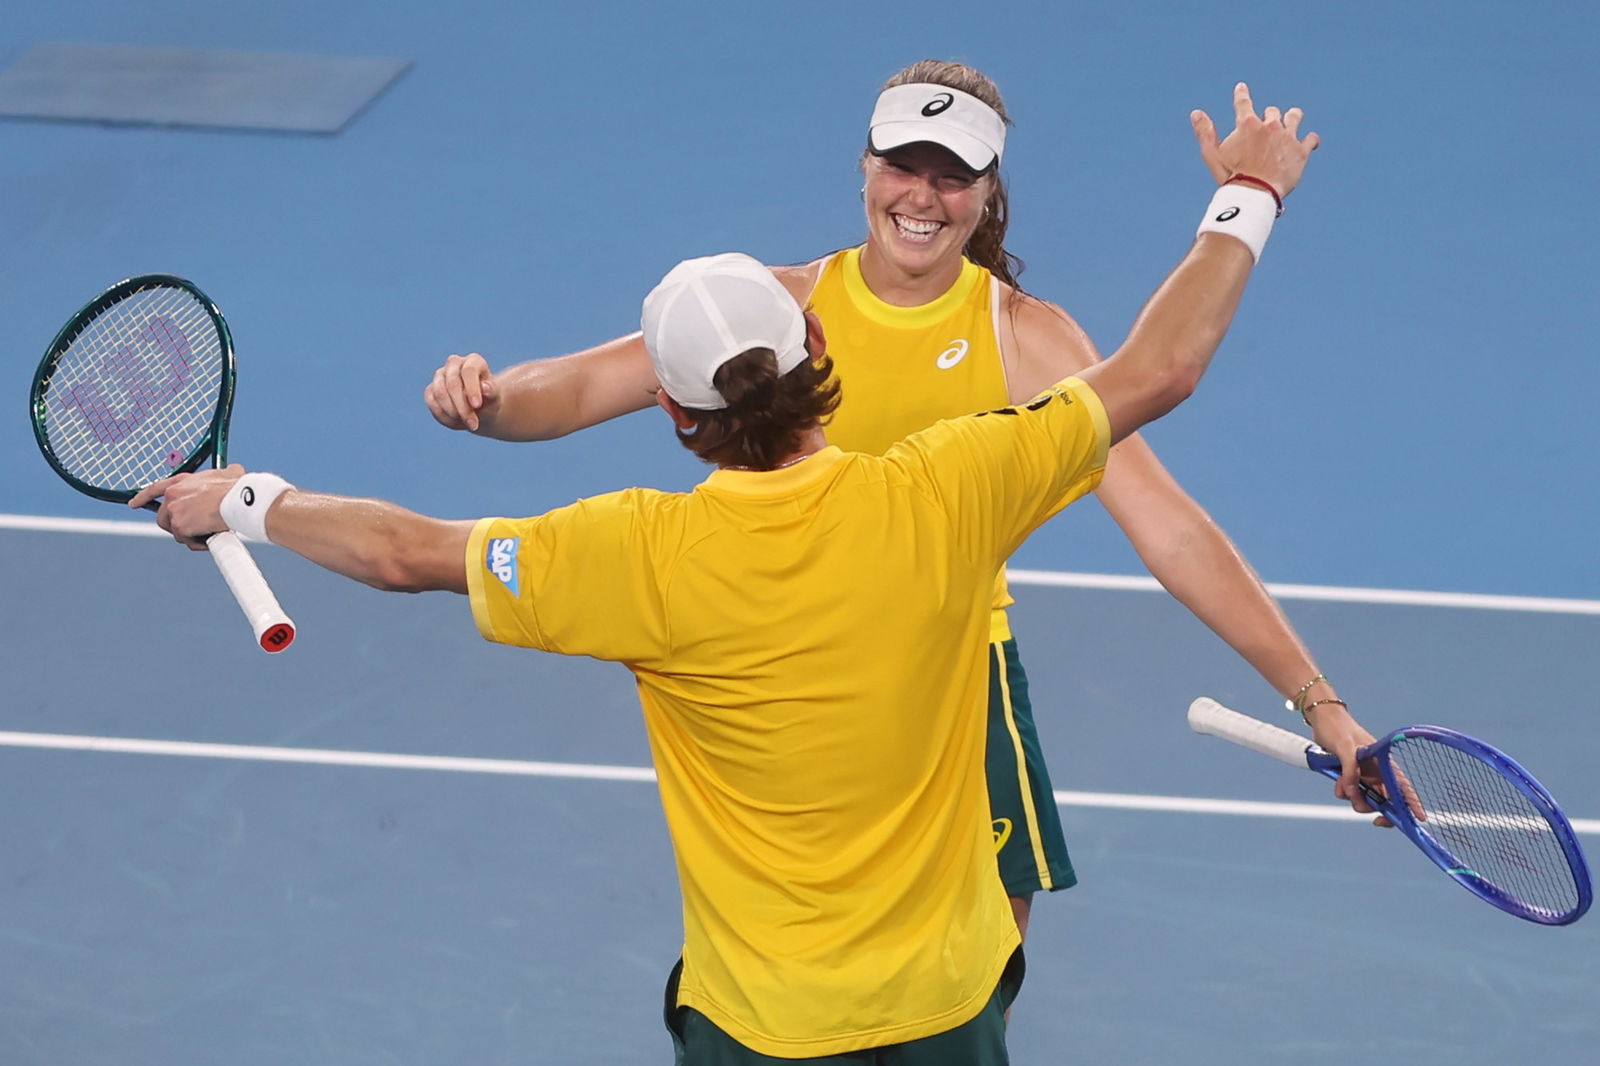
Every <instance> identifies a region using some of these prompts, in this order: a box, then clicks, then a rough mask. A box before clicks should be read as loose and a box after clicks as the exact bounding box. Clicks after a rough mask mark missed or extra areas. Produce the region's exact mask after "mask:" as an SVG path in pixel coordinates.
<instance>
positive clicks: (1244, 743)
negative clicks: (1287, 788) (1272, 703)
mask: <svg viewBox="0 0 1600 1066" xmlns="http://www.w3.org/2000/svg"><path fill="white" fill-rule="evenodd" d="M1189 728H1190V729H1193V730H1194V731H1195V732H1196V733H1209V734H1210V735H1211V736H1214V737H1221V738H1222V739H1223V740H1226V741H1230V742H1232V743H1234V744H1237V745H1239V746H1240V747H1242V748H1249V749H1250V750H1251V751H1255V752H1260V753H1261V754H1262V755H1270V756H1272V757H1273V758H1274V759H1277V760H1279V761H1280V762H1286V763H1288V764H1289V765H1290V766H1297V767H1299V768H1300V769H1302V770H1305V769H1308V768H1310V762H1309V760H1308V759H1307V758H1306V754H1307V752H1309V751H1310V750H1311V749H1312V747H1313V745H1312V743H1311V742H1310V741H1309V740H1307V739H1306V738H1305V737H1303V736H1300V735H1299V734H1298V733H1291V732H1289V730H1287V729H1280V728H1278V727H1277V726H1275V725H1272V724H1271V723H1269V722H1263V721H1261V720H1260V719H1259V718H1251V717H1250V716H1249V715H1244V714H1240V713H1239V712H1238V711H1231V710H1229V709H1228V708H1226V707H1224V706H1223V705H1222V704H1220V703H1218V702H1217V701H1216V700H1214V699H1211V698H1210V697H1209V696H1201V697H1200V698H1199V699H1197V700H1195V701H1194V702H1193V703H1191V704H1189Z"/></svg>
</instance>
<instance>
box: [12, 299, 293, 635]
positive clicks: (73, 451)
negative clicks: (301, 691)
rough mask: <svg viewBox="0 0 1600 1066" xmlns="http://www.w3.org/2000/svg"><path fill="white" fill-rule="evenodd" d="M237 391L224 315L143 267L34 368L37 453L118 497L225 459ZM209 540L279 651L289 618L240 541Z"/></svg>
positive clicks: (92, 488) (98, 491) (92, 491)
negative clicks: (141, 270) (174, 475)
mask: <svg viewBox="0 0 1600 1066" xmlns="http://www.w3.org/2000/svg"><path fill="white" fill-rule="evenodd" d="M233 392H234V356H233V339H232V337H231V335H230V334H229V333H228V324H227V322H226V321H225V320H224V319H223V317H222V312H221V311H219V310H218V309H217V306H216V305H215V304H214V303H212V302H211V301H210V300H209V299H208V298H207V297H206V295H205V293H203V292H201V291H200V290H199V289H198V288H196V287H195V286H194V284H193V283H191V282H189V281H186V280H185V279H183V278H180V277H175V276H173V275H171V274H143V275H140V276H139V277H135V278H129V279H127V280H126V281H119V282H118V283H117V284H115V285H113V286H111V288H109V289H107V290H106V291H105V292H103V293H101V294H100V295H99V296H97V297H95V298H94V299H93V300H91V301H90V302H89V303H88V304H86V305H85V306H84V307H83V309H82V310H80V311H79V312H78V313H77V314H75V315H73V316H72V319H71V320H70V321H68V322H67V324H66V325H65V326H63V327H61V332H59V333H57V334H56V338H55V340H53V341H51V342H50V347H49V348H48V349H47V350H46V351H45V353H44V358H43V359H42V360H40V362H39V369H38V371H37V372H36V373H35V374H34V376H33V388H32V390H31V391H30V393H29V399H28V409H29V413H30V415H31V416H32V419H33V434H34V438H35V439H36V440H37V441H38V442H39V451H40V452H42V453H43V454H44V457H45V460H46V461H47V462H49V464H50V466H51V467H52V468H53V469H54V470H55V472H56V473H58V474H60V475H61V477H62V479H63V480H65V481H66V482H67V484H69V485H71V486H72V487H73V488H75V489H77V490H78V491H79V492H82V493H84V494H86V495H89V496H93V497H94V498H95V499H97V500H107V501H109V502H112V503H122V504H126V503H127V502H128V501H129V500H130V499H132V498H133V496H134V494H135V493H137V492H138V491H139V490H140V489H142V488H144V487H145V486H146V485H149V484H151V483H152V482H154V481H157V480H159V479H161V478H164V477H167V476H169V475H171V474H178V473H189V472H192V471H194V470H198V469H199V468H200V465H201V464H202V463H203V462H205V461H206V460H207V459H210V460H211V465H212V466H214V467H221V466H225V465H227V462H228V418H229V416H230V415H231V414H232V412H233ZM157 506H158V505H157V504H154V503H152V504H150V505H149V508H150V509H151V510H155V509H156V508H157ZM206 548H207V550H208V551H209V552H210V554H211V558H212V559H213V560H215V561H216V564H217V569H219V570H220V571H222V577H223V579H224V580H225V581H226V582H227V583H228V588H229V589H230V590H231V591H232V592H233V596H234V599H236V600H238V601H239V607H240V608H241V609H242V610H243V611H244V614H245V617H246V618H247V619H248V620H249V622H250V628H251V630H252V631H253V632H254V633H255V638H256V641H257V643H259V644H260V645H261V647H262V649H263V650H265V651H269V652H276V651H282V650H283V649H284V648H287V647H288V646H289V645H290V644H291V643H292V642H293V641H294V634H295V629H294V623H293V622H291V621H290V620H289V617H288V616H287V615H285V614H284V613H283V608H281V607H279V606H278V601H277V599H276V597H274V596H273V594H272V589H271V587H270V586H268V584H267V582H266V579H265V578H263V577H262V576H261V570H260V569H259V568H258V567H257V566H256V564H255V560H254V559H252V558H251V557H250V553H249V551H247V550H246V549H245V546H244V543H243V542H242V541H241V540H240V539H239V537H238V536H237V535H236V534H235V533H233V532H231V531H224V532H221V533H217V534H214V535H213V536H211V537H210V538H209V539H207V541H206Z"/></svg>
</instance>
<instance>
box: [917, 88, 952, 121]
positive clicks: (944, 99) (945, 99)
mask: <svg viewBox="0 0 1600 1066" xmlns="http://www.w3.org/2000/svg"><path fill="white" fill-rule="evenodd" d="M955 102H956V98H955V97H954V96H951V95H950V94H949V93H940V94H939V95H938V96H935V97H934V98H933V99H932V100H929V101H928V102H927V103H926V104H924V105H923V107H922V113H923V114H924V115H926V116H927V117H928V118H932V117H933V116H934V115H938V114H941V113H943V112H945V111H948V110H950V105H951V104H953V103H955Z"/></svg>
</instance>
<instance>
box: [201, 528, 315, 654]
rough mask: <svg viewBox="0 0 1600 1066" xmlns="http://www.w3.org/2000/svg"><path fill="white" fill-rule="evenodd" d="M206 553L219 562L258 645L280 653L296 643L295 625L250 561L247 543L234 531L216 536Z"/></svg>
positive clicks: (223, 577)
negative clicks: (209, 553)
mask: <svg viewBox="0 0 1600 1066" xmlns="http://www.w3.org/2000/svg"><path fill="white" fill-rule="evenodd" d="M206 549H207V550H208V551H210V552H211V558H212V559H214V560H216V563H217V569H218V570H221V571H222V579H223V580H224V581H226V582H227V583H228V588H229V589H230V590H232V592H233V598H234V599H236V600H238V601H239V609H240V610H242V611H244V616H245V618H246V619H248V620H249V622H250V628H251V630H253V631H254V632H255V635H256V643H258V644H260V645H261V650H262V651H265V652H278V651H282V650H283V649H285V648H287V647H288V646H289V645H290V644H293V643H294V623H293V622H291V621H290V620H289V616H288V615H286V614H284V613H283V608H282V607H279V606H278V598H277V597H276V596H274V595H273V594H272V587H271V586H270V585H268V584H267V579H266V578H264V577H262V576H261V568H260V567H258V566H256V561H255V560H254V559H252V558H251V557H250V552H249V551H248V550H247V549H246V548H245V546H244V541H242V540H240V539H239V535H238V534H237V533H234V532H233V531H232V530H223V531H222V532H221V533H214V534H212V535H211V536H210V537H209V538H207V540H206Z"/></svg>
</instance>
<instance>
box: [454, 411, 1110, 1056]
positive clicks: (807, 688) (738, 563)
mask: <svg viewBox="0 0 1600 1066" xmlns="http://www.w3.org/2000/svg"><path fill="white" fill-rule="evenodd" d="M1046 396H1047V397H1049V400H1047V401H1046V402H1043V403H1040V404H1038V405H1036V406H1035V407H1034V409H1033V410H1027V409H1007V410H1006V411H1005V412H997V413H995V414H993V415H990V416H982V417H968V418H964V419H957V420H953V421H951V422H948V423H942V424H940V425H939V426H936V427H934V428H933V429H932V430H930V431H928V432H927V433H925V434H919V435H918V436H917V437H914V438H912V439H911V440H909V441H907V442H905V443H904V444H902V445H900V446H898V447H897V448H895V449H892V450H891V451H890V453H889V454H888V455H887V456H884V457H882V458H877V457H871V456H865V455H854V454H845V453H842V452H840V451H839V450H838V449H834V448H829V449H825V450H823V451H822V452H819V453H817V454H816V455H813V456H812V457H810V458H809V459H807V460H805V461H804V462H803V463H800V464H797V465H795V466H792V467H789V468H787V469H783V470H777V471H764V472H759V473H754V472H746V471H738V470H719V471H717V472H715V473H713V474H712V475H711V476H710V477H709V478H707V480H706V481H705V482H704V483H703V484H702V485H701V486H699V487H698V488H697V489H696V490H695V491H694V492H692V493H688V494H665V493H658V492H653V491H649V490H629V491H627V492H623V493H616V494H612V495H610V496H604V497H598V498H596V499H592V500H586V501H583V502H581V503H579V504H575V505H573V506H572V507H568V508H563V509H561V510H558V511H554V512H551V513H550V514H548V515H544V516H540V517H538V518H533V519H525V520H507V519H486V520H484V521H483V522H481V523H480V524H479V526H478V528H477V529H476V530H475V532H474V536H473V539H472V545H471V547H469V561H470V565H471V567H472V569H471V583H472V593H473V609H474V614H475V617H476V618H477V620H478V624H479V628H480V630H481V631H482V632H483V633H484V635H485V636H486V637H489V638H490V639H493V640H500V641H504V642H508V643H517V644H526V645H530V646H534V647H541V648H546V649H548V650H552V651H560V652H565V653H569V654H584V655H593V656H596V657H600V658H605V659H614V660H617V661H621V662H625V663H627V664H628V665H629V666H630V667H631V668H632V669H633V670H634V672H635V674H636V676H637V678H638V682H639V689H640V698H641V701H642V703H643V705H644V710H645V718H646V721H647V724H648V726H649V731H650V739H651V745H652V749H653V752H654V755H655V762H656V767H657V771H658V775H659V778H660V783H661V793H662V802H663V807H664V809H665V811H666V815H667V819H668V824H669V826H670V828H671V830H672V835H673V840H674V843H675V845H676V848H677V855H678V867H679V875H680V878H681V881H682V885H683V893H684V922H685V950H684V973H683V977H682V983H681V986H680V989H679V995H678V1001H679V1003H680V1004H682V1005H685V1006H689V1007H693V1008H694V1009H696V1010H698V1011H700V1012H701V1013H703V1014H705V1015H707V1016H708V1017H709V1018H711V1020H712V1021H713V1022H715V1024H716V1025H717V1026H718V1027H720V1028H722V1029H723V1030H724V1031H726V1032H727V1033H729V1034H730V1035H731V1036H733V1037H734V1038H735V1039H737V1040H739V1041H740V1042H741V1043H744V1044H746V1045H747V1046H749V1047H752V1048H754V1049H756V1050H758V1051H763V1052H765V1053H767V1054H786V1055H790V1056H797V1055H808V1056H811V1055H823V1054H832V1053H835V1052H838V1051H843V1050H848V1049H851V1048H856V1047H862V1046H872V1045H876V1044H884V1043H895V1042H900V1041H903V1040H909V1039H915V1038H917V1037H920V1036H923V1035H930V1034H932V1033H937V1032H941V1031H944V1030H946V1029H949V1028H950V1027H952V1026H954V1025H959V1024H961V1023H962V1022H963V1021H965V1020H966V1019H967V1018H969V1017H971V1016H972V1015H974V1014H976V1012H977V1011H978V1010H979V1009H980V1008H981V1007H982V1006H983V1005H984V1003H985V1002H986V1001H987V1000H988V999H989V997H990V995H991V993H992V992H993V989H994V987H995V982H996V981H997V980H998V978H999V975H1000V972H1001V971H1002V969H1003V968H1004V967H1005V964H1006V962H1007V961H1008V959H1009V957H1010V955H1011V953H1012V951H1013V950H1014V949H1015V947H1016V945H1017V942H1018V938H1017V931H1016V927H1015V922H1014V920H1013V919H1012V916H1011V911H1010V907H1009V905H1008V904H1007V902H1006V899H1005V896H1004V892H1003V890H1002V889H1001V886H1000V883H999V880H998V878H997V877H996V875H995V872H994V863H993V843H992V839H991V835H990V819H989V813H988V799H987V788H986V785H985V781H984V776H983V745H984V716H983V709H984V707H985V699H986V685H987V672H988V668H987V663H986V661H985V658H984V655H985V648H986V646H987V642H986V636H985V635H986V634H987V632H988V624H989V619H988V608H989V595H990V591H991V588H992V583H993V577H994V572H995V568H996V566H997V565H998V562H999V560H1000V559H1002V558H1004V556H1005V555H1006V554H1008V553H1009V552H1010V551H1011V550H1012V549H1013V548H1014V547H1015V544H1016V541H1017V540H1019V539H1020V538H1021V537H1022V536H1024V535H1025V534H1026V532H1027V531H1028V530H1029V529H1031V528H1032V527H1033V526H1034V525H1036V524H1037V522H1038V521H1041V520H1042V519H1043V518H1044V517H1045V516H1046V515H1048V514H1049V513H1052V512H1053V510H1054V509H1055V508H1056V507H1059V506H1060V504H1061V502H1062V500H1063V498H1071V497H1072V496H1076V495H1081V494H1082V493H1083V492H1086V491H1089V490H1090V489H1091V488H1092V487H1093V485H1094V483H1095V481H1096V480H1097V477H1098V470H1099V468H1100V465H1101V464H1103V462H1104V458H1105V448H1106V439H1105V423H1104V418H1103V415H1101V414H1100V412H1099V406H1098V401H1097V400H1096V399H1095V398H1094V397H1093V394H1092V393H1090V392H1089V391H1088V390H1087V389H1084V388H1082V387H1081V386H1076V385H1074V387H1072V388H1071V389H1070V390H1066V389H1063V390H1058V391H1056V392H1052V393H1047V394H1046ZM508 559H509V560H514V562H512V563H511V565H510V566H508V565H507V560H508ZM497 560H498V561H497Z"/></svg>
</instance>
